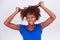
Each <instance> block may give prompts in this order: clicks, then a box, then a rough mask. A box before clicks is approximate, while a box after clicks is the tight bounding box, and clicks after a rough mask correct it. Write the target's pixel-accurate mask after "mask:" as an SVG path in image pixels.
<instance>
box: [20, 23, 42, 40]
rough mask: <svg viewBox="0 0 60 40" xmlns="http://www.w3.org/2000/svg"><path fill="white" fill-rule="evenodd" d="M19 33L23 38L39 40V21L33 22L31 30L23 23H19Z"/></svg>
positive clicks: (40, 27) (40, 28) (40, 31)
mask: <svg viewBox="0 0 60 40" xmlns="http://www.w3.org/2000/svg"><path fill="white" fill-rule="evenodd" d="M20 33H21V35H22V36H23V40H41V33H42V26H41V23H39V24H35V28H34V29H33V30H32V31H30V30H28V29H27V28H26V26H25V25H20Z"/></svg>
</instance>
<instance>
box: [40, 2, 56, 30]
mask: <svg viewBox="0 0 60 40" xmlns="http://www.w3.org/2000/svg"><path fill="white" fill-rule="evenodd" d="M39 5H40V7H41V8H42V9H43V10H44V11H45V12H46V13H47V14H48V15H49V16H50V17H49V18H48V19H47V20H46V21H44V22H42V29H43V28H45V27H47V26H48V25H49V24H51V23H52V22H53V21H54V20H55V18H56V16H55V15H54V13H53V12H52V11H51V10H49V9H48V8H47V7H45V6H44V2H40V4H39Z"/></svg>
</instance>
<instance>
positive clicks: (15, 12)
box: [4, 7, 20, 30]
mask: <svg viewBox="0 0 60 40" xmlns="http://www.w3.org/2000/svg"><path fill="white" fill-rule="evenodd" d="M19 11H20V9H19V7H16V10H15V11H14V12H13V13H12V14H11V15H10V16H9V17H8V18H7V19H6V20H5V22H4V24H5V25H6V26H7V27H9V28H12V29H15V30H19V25H16V24H13V23H11V21H12V19H13V18H14V17H15V15H16V14H17V13H18V12H19Z"/></svg>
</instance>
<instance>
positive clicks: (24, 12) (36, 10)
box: [20, 5, 41, 20]
mask: <svg viewBox="0 0 60 40" xmlns="http://www.w3.org/2000/svg"><path fill="white" fill-rule="evenodd" d="M38 7H39V6H37V5H35V6H28V7H27V8H24V9H22V10H21V13H20V14H21V17H22V20H23V19H24V17H26V15H27V14H28V13H31V14H32V13H34V15H35V17H36V20H38V19H39V17H40V16H41V15H40V9H39V8H38Z"/></svg>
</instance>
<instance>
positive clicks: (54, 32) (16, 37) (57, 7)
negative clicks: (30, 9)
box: [0, 0, 60, 40]
mask: <svg viewBox="0 0 60 40" xmlns="http://www.w3.org/2000/svg"><path fill="white" fill-rule="evenodd" d="M40 1H41V0H0V40H22V39H23V38H22V36H21V34H20V32H19V31H17V30H13V29H10V28H8V27H6V26H5V25H4V24H3V22H4V21H5V20H6V19H7V18H8V16H10V15H11V14H12V13H13V12H14V11H15V8H16V6H18V7H20V8H23V7H27V6H29V5H36V4H38V3H39V2H40ZM42 1H44V4H45V6H46V7H47V8H49V9H50V10H51V11H52V12H54V14H55V15H56V19H55V21H54V22H53V23H51V24H50V25H49V26H47V27H46V28H45V29H43V33H42V40H60V25H59V24H60V22H59V21H60V0H42ZM41 15H42V17H41V18H40V20H39V21H37V22H36V23H38V22H42V21H45V20H46V19H47V18H48V17H49V16H48V15H47V13H46V12H45V11H44V10H42V9H41ZM12 23H15V24H20V23H21V24H26V21H25V20H24V22H21V18H20V14H17V15H16V16H15V18H14V19H13V20H12Z"/></svg>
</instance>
